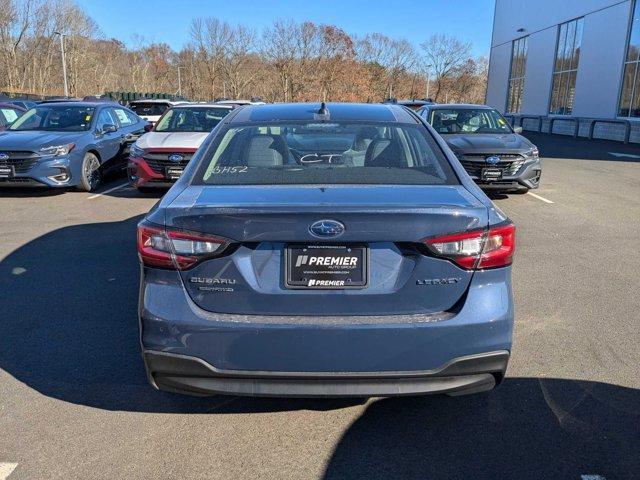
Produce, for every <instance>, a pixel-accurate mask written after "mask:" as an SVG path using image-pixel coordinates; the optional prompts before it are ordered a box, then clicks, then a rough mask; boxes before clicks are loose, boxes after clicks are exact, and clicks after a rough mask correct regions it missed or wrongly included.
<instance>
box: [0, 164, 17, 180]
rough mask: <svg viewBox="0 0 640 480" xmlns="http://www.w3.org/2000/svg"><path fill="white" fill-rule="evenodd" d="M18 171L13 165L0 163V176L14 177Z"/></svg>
mask: <svg viewBox="0 0 640 480" xmlns="http://www.w3.org/2000/svg"><path fill="white" fill-rule="evenodd" d="M15 175H16V171H15V168H14V166H13V165H0V178H13V177H15Z"/></svg>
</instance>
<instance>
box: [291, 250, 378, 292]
mask: <svg viewBox="0 0 640 480" xmlns="http://www.w3.org/2000/svg"><path fill="white" fill-rule="evenodd" d="M368 281H369V249H368V248H367V247H365V246H362V245H359V246H354V245H288V246H287V248H286V249H285V284H286V287H287V288H298V289H332V290H343V289H350V288H365V287H366V286H367V284H368Z"/></svg>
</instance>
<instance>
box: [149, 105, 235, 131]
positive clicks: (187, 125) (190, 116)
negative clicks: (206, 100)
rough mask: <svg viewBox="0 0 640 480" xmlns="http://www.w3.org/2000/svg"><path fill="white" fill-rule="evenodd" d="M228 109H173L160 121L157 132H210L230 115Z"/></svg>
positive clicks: (156, 128)
mask: <svg viewBox="0 0 640 480" xmlns="http://www.w3.org/2000/svg"><path fill="white" fill-rule="evenodd" d="M230 111H231V110H230V109H228V108H216V107H197V108H193V107H191V108H172V109H171V110H169V111H168V112H167V113H165V115H164V116H163V117H162V118H161V119H160V120H159V121H158V124H157V125H156V127H155V131H156V132H210V131H211V130H213V128H214V127H215V126H216V125H218V123H220V120H222V119H223V117H224V116H225V115H226V114H227V113H229V112H230Z"/></svg>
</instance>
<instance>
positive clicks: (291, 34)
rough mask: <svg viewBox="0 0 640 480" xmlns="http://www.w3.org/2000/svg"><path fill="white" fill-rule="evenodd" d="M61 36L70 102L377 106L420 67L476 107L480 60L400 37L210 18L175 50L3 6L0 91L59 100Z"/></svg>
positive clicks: (49, 12) (75, 7)
mask: <svg viewBox="0 0 640 480" xmlns="http://www.w3.org/2000/svg"><path fill="white" fill-rule="evenodd" d="M54 32H63V33H64V34H65V46H66V60H67V70H68V73H67V77H68V81H69V87H70V93H71V94H72V95H77V96H84V95H89V94H99V93H102V92H105V91H113V90H120V91H136V92H141V93H146V92H165V93H176V92H177V91H178V69H180V70H179V71H180V73H181V84H182V92H183V94H184V95H186V96H187V97H188V98H191V99H194V100H211V99H213V98H216V97H219V96H229V97H250V96H254V95H259V96H262V97H263V98H264V99H265V100H267V101H319V100H334V101H340V100H346V101H376V102H377V101H380V100H382V99H383V98H384V97H387V96H395V97H403V96H404V97H414V96H416V95H417V93H418V92H423V91H424V88H425V85H426V84H425V77H424V68H423V67H421V65H424V64H431V65H432V67H431V71H432V72H435V73H436V86H437V91H436V96H437V97H438V98H439V97H442V96H443V95H444V94H446V95H447V96H449V97H450V98H451V99H453V100H455V101H464V100H467V101H481V100H482V98H483V96H484V91H485V85H486V59H482V58H479V59H478V58H473V57H471V55H470V54H469V51H470V48H469V46H468V44H465V43H462V42H460V41H458V40H457V39H455V38H452V37H444V36H434V37H432V38H431V39H430V40H429V41H427V42H425V43H424V44H422V47H423V52H425V55H424V56H423V57H422V58H421V57H419V56H418V55H417V53H416V51H415V49H414V47H413V45H412V44H411V43H409V42H408V41H407V40H405V39H402V38H390V37H387V36H386V35H383V34H380V33H370V34H368V35H366V36H365V37H363V38H356V37H353V36H352V35H350V34H349V33H348V32H345V31H344V30H341V29H340V28H338V27H336V26H333V25H322V24H316V23H313V22H296V21H293V20H277V21H275V22H273V24H272V25H271V26H269V27H268V28H265V29H263V30H262V32H257V31H255V30H253V29H251V28H248V27H247V26H245V25H230V24H228V23H226V22H222V21H220V20H218V19H216V18H197V19H195V20H193V22H192V24H191V31H190V41H189V43H188V44H187V45H185V47H184V48H182V49H181V50H179V51H175V50H173V49H172V48H170V47H169V46H168V45H167V44H163V43H153V42H149V41H147V40H145V39H143V38H141V37H138V38H136V39H134V41H133V44H130V45H129V46H127V45H125V44H124V43H123V42H122V41H120V40H118V39H114V38H105V36H104V34H103V33H102V32H101V30H100V27H99V25H98V24H97V23H96V22H95V21H94V20H93V19H92V18H91V17H90V16H89V15H87V13H86V12H85V11H84V10H83V9H82V7H81V6H80V4H79V3H77V2H76V1H74V0H0V91H10V92H28V93H36V94H41V95H60V94H61V93H62V84H63V82H62V69H61V61H60V55H61V52H60V43H59V39H58V37H57V36H56V35H55V34H54Z"/></svg>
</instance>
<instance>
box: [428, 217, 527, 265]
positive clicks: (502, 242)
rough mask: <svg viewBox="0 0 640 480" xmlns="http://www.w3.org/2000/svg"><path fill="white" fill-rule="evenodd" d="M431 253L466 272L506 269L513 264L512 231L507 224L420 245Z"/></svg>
mask: <svg viewBox="0 0 640 480" xmlns="http://www.w3.org/2000/svg"><path fill="white" fill-rule="evenodd" d="M424 243H425V244H426V245H427V246H428V247H429V249H430V250H431V252H432V253H434V254H435V255H436V256H438V257H443V258H447V259H449V260H451V261H453V262H455V263H457V264H458V265H460V266H461V267H463V268H466V269H468V270H472V269H482V268H495V267H506V266H507V265H511V262H512V261H513V253H514V251H515V247H516V227H515V226H514V225H513V224H512V223H509V224H507V225H501V226H498V227H493V228H490V229H489V230H474V231H472V232H465V233H456V234H453V235H445V236H442V237H437V238H429V239H426V240H425V241H424Z"/></svg>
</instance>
